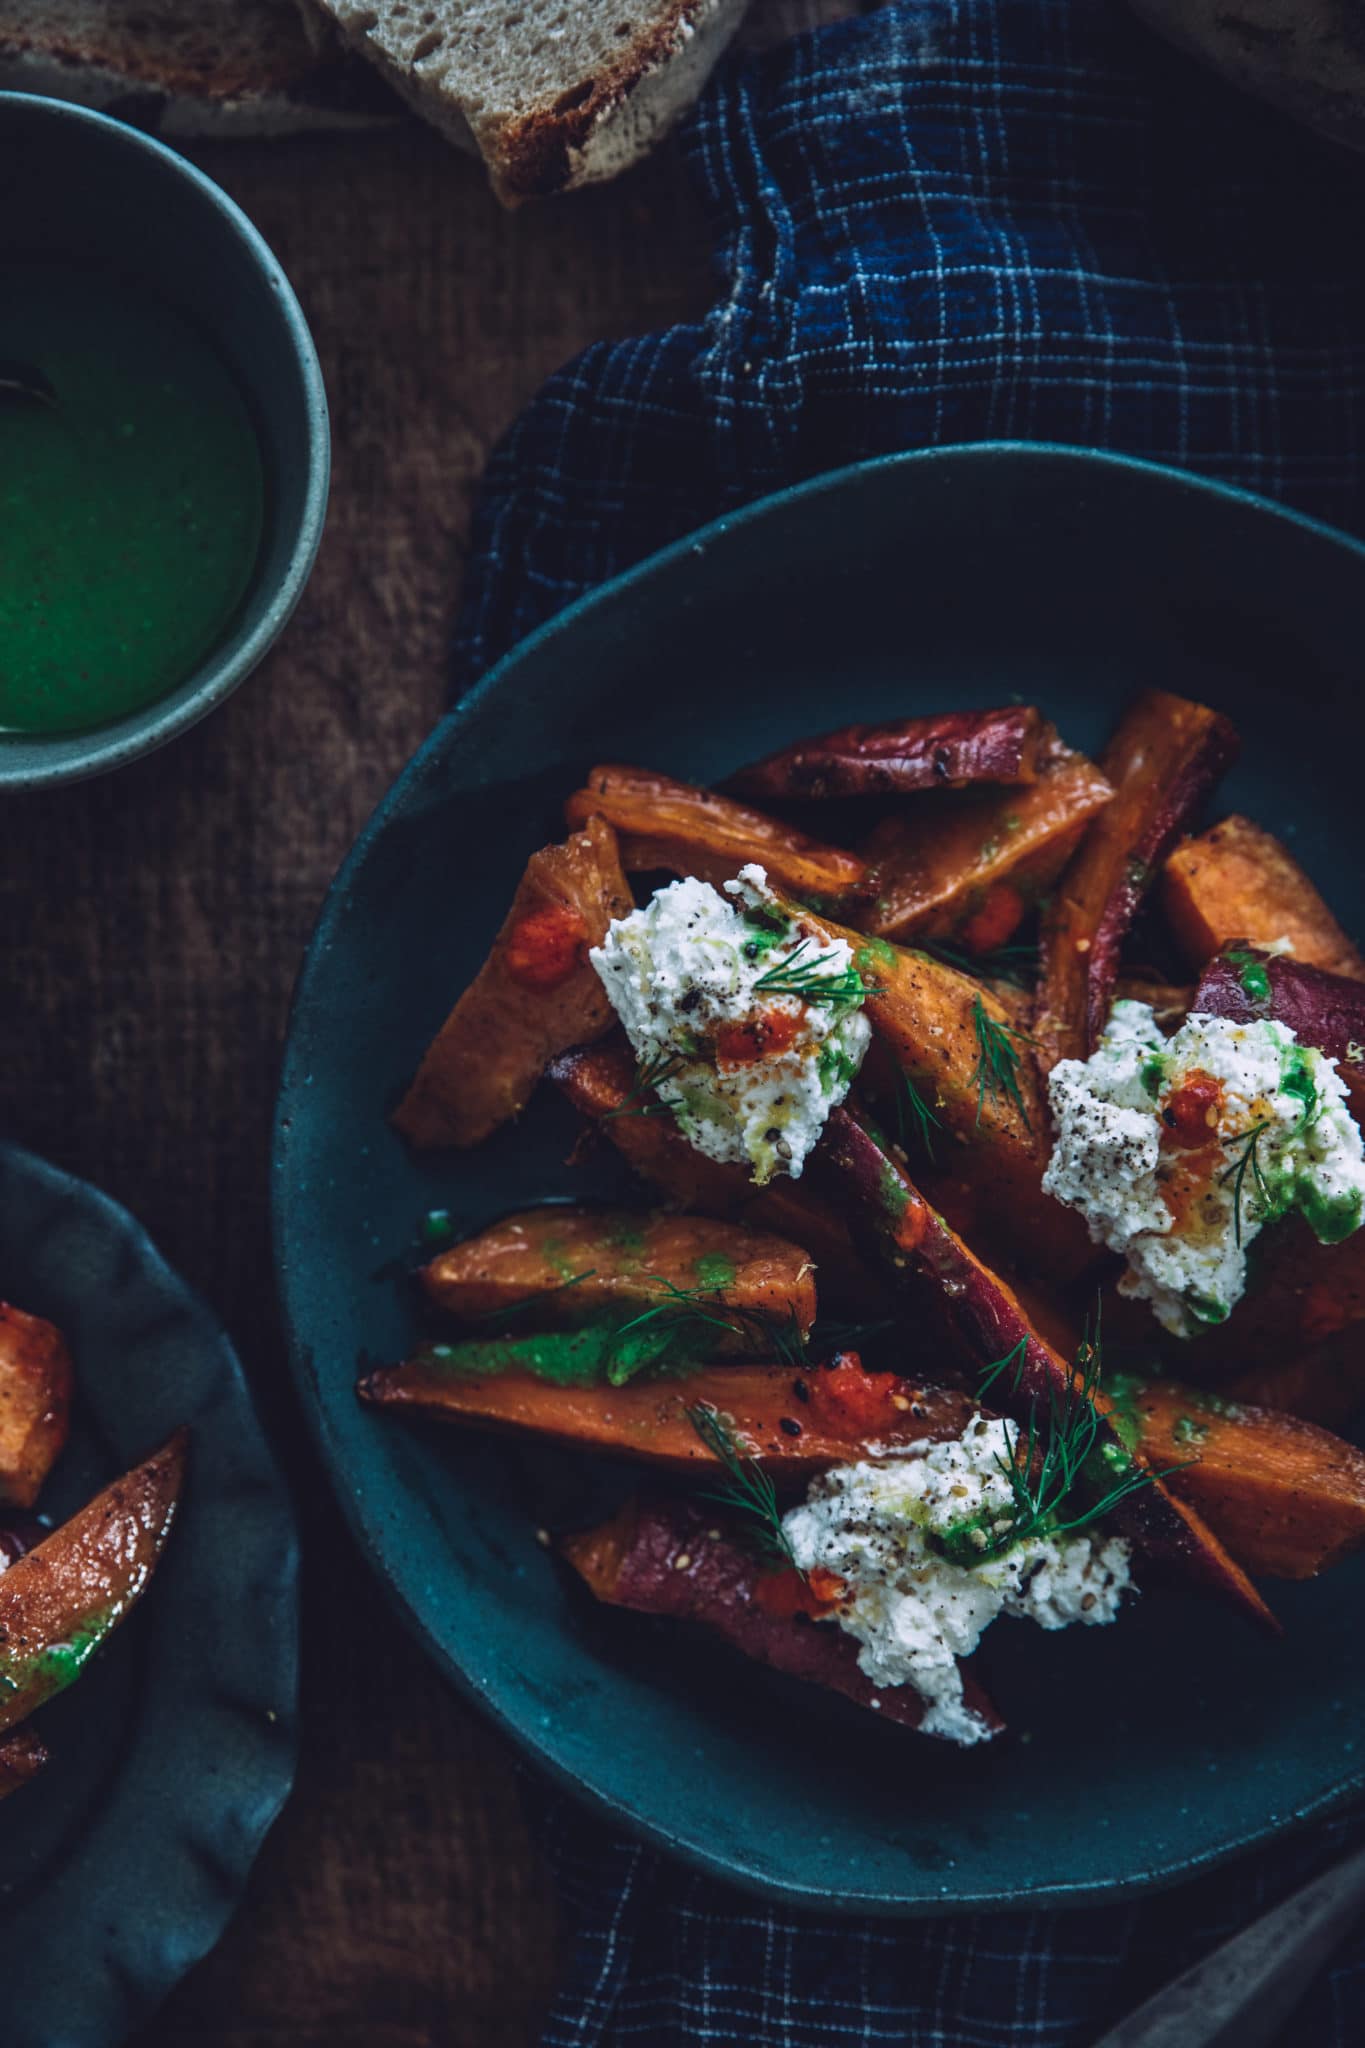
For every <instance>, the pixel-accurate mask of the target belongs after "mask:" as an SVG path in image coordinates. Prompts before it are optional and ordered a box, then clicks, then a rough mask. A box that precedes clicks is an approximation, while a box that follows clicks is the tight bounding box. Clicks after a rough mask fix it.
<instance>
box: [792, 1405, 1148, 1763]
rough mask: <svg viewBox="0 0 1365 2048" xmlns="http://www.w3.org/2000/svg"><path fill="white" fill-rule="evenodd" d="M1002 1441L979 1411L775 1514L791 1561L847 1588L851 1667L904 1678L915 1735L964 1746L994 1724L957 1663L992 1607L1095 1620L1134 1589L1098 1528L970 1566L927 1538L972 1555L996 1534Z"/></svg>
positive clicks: (1047, 1624)
mask: <svg viewBox="0 0 1365 2048" xmlns="http://www.w3.org/2000/svg"><path fill="white" fill-rule="evenodd" d="M1013 1446H1014V1436H1013V1432H1012V1429H1011V1426H1010V1425H1009V1424H1008V1423H1006V1422H1004V1421H1001V1420H999V1419H998V1418H997V1419H994V1420H988V1419H987V1418H986V1417H985V1416H978V1417H977V1418H976V1420H975V1421H973V1422H971V1423H969V1424H968V1426H967V1428H966V1429H965V1430H964V1431H963V1433H962V1435H961V1436H959V1437H954V1438H951V1439H949V1440H948V1441H946V1442H942V1443H940V1442H933V1441H928V1440H926V1441H924V1442H920V1443H915V1444H911V1445H909V1446H907V1448H906V1449H905V1450H904V1451H901V1452H898V1453H897V1454H896V1455H895V1456H894V1457H887V1458H885V1459H864V1460H862V1461H860V1462H859V1463H858V1464H856V1465H841V1466H836V1467H835V1469H834V1470H833V1471H831V1472H827V1473H824V1474H823V1475H822V1476H821V1477H820V1478H819V1479H817V1480H815V1482H814V1483H813V1485H812V1486H811V1489H810V1492H809V1494H808V1496H807V1498H806V1501H805V1503H804V1505H803V1506H801V1507H798V1508H793V1509H792V1510H791V1511H790V1513H789V1514H787V1515H786V1517H785V1518H784V1521H783V1527H784V1528H785V1530H786V1532H787V1539H788V1541H789V1543H790V1544H791V1548H792V1554H793V1556H794V1557H795V1560H796V1562H797V1564H798V1565H799V1566H800V1567H801V1569H802V1570H803V1571H810V1570H811V1569H812V1568H813V1567H815V1566H819V1567H821V1568H822V1569H823V1570H825V1571H830V1572H834V1573H836V1574H837V1575H838V1577H839V1578H841V1579H842V1580H843V1581H844V1583H845V1585H846V1586H847V1588H848V1596H847V1598H846V1599H843V1600H841V1602H840V1604H839V1606H838V1607H837V1609H836V1610H835V1619H836V1620H837V1622H838V1625H839V1627H840V1628H843V1629H846V1630H847V1631H848V1633H849V1634H850V1635H852V1636H855V1637H856V1638H857V1640H858V1642H859V1644H860V1645H861V1648H860V1649H859V1652H858V1664H859V1667H860V1668H861V1670H862V1671H864V1672H865V1673H866V1675H867V1676H868V1677H869V1678H870V1679H871V1680H872V1682H873V1684H874V1685H879V1686H891V1685H910V1686H913V1687H914V1689H915V1691H916V1692H917V1693H919V1695H920V1697H921V1698H922V1699H923V1700H924V1702H925V1705H926V1709H927V1711H926V1713H925V1717H924V1721H923V1723H922V1726H923V1727H924V1729H925V1730H926V1732H928V1733H929V1734H932V1735H942V1736H946V1737H947V1738H948V1739H949V1740H950V1741H952V1742H958V1743H962V1744H971V1743H976V1742H982V1741H986V1740H988V1739H989V1737H990V1733H991V1731H990V1729H989V1728H988V1727H987V1726H986V1724H985V1722H984V1721H982V1720H981V1718H980V1716H979V1715H977V1714H975V1713H974V1712H973V1711H972V1710H971V1708H970V1707H969V1706H968V1705H967V1703H966V1701H965V1700H964V1697H963V1686H962V1673H961V1671H960V1670H959V1669H958V1663H957V1660H958V1658H959V1657H968V1656H970V1655H971V1653H972V1651H973V1650H974V1649H975V1648H976V1646H977V1644H978V1643H979V1641H980V1640H981V1635H982V1632H983V1630H985V1629H986V1628H988V1627H989V1626H990V1624H991V1622H993V1621H994V1620H995V1618H996V1616H997V1615H1000V1614H1013V1615H1020V1616H1023V1617H1024V1618H1025V1619H1027V1620H1029V1621H1035V1622H1037V1624H1038V1625H1039V1627H1040V1628H1046V1629H1058V1628H1067V1627H1069V1626H1070V1625H1071V1624H1072V1623H1073V1622H1084V1623H1086V1624H1088V1625H1090V1626H1094V1625H1096V1624H1098V1623H1102V1622H1110V1621H1113V1619H1114V1617H1115V1615H1116V1614H1117V1612H1118V1608H1119V1603H1120V1601H1121V1599H1122V1597H1123V1594H1124V1592H1125V1591H1126V1590H1127V1588H1128V1587H1129V1585H1130V1583H1131V1581H1130V1575H1129V1547H1128V1545H1127V1543H1126V1542H1125V1541H1124V1540H1123V1538H1122V1537H1117V1536H1107V1535H1105V1534H1104V1533H1103V1532H1102V1531H1100V1530H1099V1529H1086V1530H1081V1531H1077V1532H1075V1533H1073V1534H1071V1535H1049V1534H1038V1535H1033V1536H1028V1537H1025V1538H1023V1539H1022V1540H1021V1541H1018V1542H1016V1543H1013V1544H1011V1545H1009V1546H1008V1547H1006V1548H1002V1549H1001V1550H1000V1551H999V1554H998V1555H992V1556H989V1557H986V1556H984V1555H983V1558H982V1561H981V1563H979V1564H960V1563H954V1562H950V1560H949V1559H948V1558H946V1557H945V1556H943V1555H942V1552H941V1549H940V1547H939V1543H938V1542H936V1540H935V1539H940V1541H941V1539H944V1538H947V1537H952V1536H954V1535H955V1534H956V1535H957V1537H958V1538H959V1539H960V1541H961V1539H965V1541H966V1543H967V1545H968V1546H969V1547H970V1545H971V1544H972V1543H973V1542H974V1543H975V1544H976V1545H977V1546H978V1547H979V1548H980V1549H981V1550H982V1552H983V1553H984V1552H985V1551H987V1550H988V1549H989V1548H990V1546H991V1544H992V1543H993V1542H995V1543H1001V1542H1004V1541H1005V1540H1006V1539H1007V1537H1008V1532H1009V1530H1010V1528H1011V1526H1012V1517H1011V1512H1010V1508H1011V1497H1012V1496H1011V1489H1010V1484H1009V1480H1008V1478H1007V1477H1006V1474H1005V1469H1004V1468H1005V1461H1006V1460H1007V1459H1008V1458H1009V1457H1010V1456H1011V1455H1012V1453H1013ZM960 1541H959V1543H958V1544H955V1548H958V1547H960Z"/></svg>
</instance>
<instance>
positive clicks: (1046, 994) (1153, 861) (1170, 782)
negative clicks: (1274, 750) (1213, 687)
mask: <svg viewBox="0 0 1365 2048" xmlns="http://www.w3.org/2000/svg"><path fill="white" fill-rule="evenodd" d="M1236 752H1237V735H1236V733H1235V731H1234V730H1233V727H1232V725H1231V723H1230V721H1229V720H1228V719H1226V718H1224V717H1223V716H1222V714H1221V713H1220V712H1217V711H1210V710H1209V709H1208V708H1207V707H1206V706H1205V705H1203V704H1194V703H1191V702H1190V700H1189V699H1188V698H1185V697H1173V696H1171V695H1170V693H1169V692H1168V691H1165V690H1145V691H1144V692H1143V693H1142V695H1141V696H1140V697H1138V698H1136V699H1135V700H1134V702H1133V703H1132V704H1131V705H1129V707H1128V709H1127V711H1126V712H1125V713H1124V716H1123V718H1122V719H1121V720H1120V722H1119V726H1118V729H1117V731H1116V732H1115V734H1114V736H1113V738H1112V739H1111V740H1110V742H1109V745H1108V746H1107V747H1106V748H1105V750H1104V753H1103V754H1102V755H1101V756H1100V767H1101V769H1102V770H1103V772H1104V774H1105V776H1106V777H1107V778H1108V780H1109V781H1110V782H1111V783H1112V784H1113V786H1114V790H1115V795H1114V799H1113V801H1112V802H1111V803H1110V804H1108V805H1107V806H1106V807H1105V809H1104V810H1102V811H1101V812H1100V813H1099V815H1098V816H1097V817H1096V818H1095V820H1094V822H1093V823H1092V824H1091V826H1090V828H1089V830H1088V831H1087V832H1086V835H1085V837H1084V839H1083V840H1082V841H1081V844H1080V846H1079V848H1078V850H1077V851H1076V853H1075V854H1074V855H1073V857H1072V859H1071V861H1070V862H1069V863H1068V865H1067V867H1066V868H1065V869H1064V870H1063V872H1062V875H1061V877H1060V879H1059V880H1058V883H1057V886H1056V888H1055V890H1054V891H1053V895H1052V901H1051V903H1050V905H1049V907H1048V910H1047V914H1046V915H1045V917H1044V919H1043V933H1042V978H1041V980H1040V982H1039V986H1038V1005H1037V1012H1036V1020H1035V1024H1034V1035H1035V1037H1036V1038H1037V1040H1038V1046H1039V1058H1040V1060H1041V1061H1042V1064H1043V1066H1044V1068H1045V1069H1047V1070H1050V1069H1051V1068H1052V1067H1053V1066H1054V1065H1055V1064H1056V1062H1057V1061H1058V1060H1062V1059H1086V1058H1088V1057H1089V1055H1090V1054H1091V1053H1092V1052H1093V1051H1094V1049H1095V1046H1096V1044H1097V1042H1098V1040H1099V1036H1100V1033H1101V1032H1102V1031H1103V1029H1104V1026H1105V1023H1106V1021H1107V1019H1108V1016H1109V1004H1110V1000H1111V998H1112V996H1113V993H1114V983H1115V980H1116V978H1117V976H1118V969H1119V951H1120V948H1121V947H1122V945H1123V941H1124V939H1125V937H1126V936H1127V933H1128V930H1129V927H1130V926H1131V924H1132V922H1133V918H1134V916H1135V914H1136V912H1137V909H1138V906H1139V904H1140V903H1141V902H1142V899H1143V897H1144V896H1145V894H1146V893H1147V890H1148V888H1149V886H1150V884H1151V882H1152V879H1153V877H1154V875H1155V874H1156V872H1157V870H1158V869H1159V867H1160V865H1161V863H1162V862H1163V861H1164V859H1165V858H1166V855H1167V854H1168V853H1169V851H1170V849H1171V847H1172V846H1173V845H1174V844H1175V842H1176V840H1177V838H1178V837H1179V836H1180V834H1181V833H1182V832H1183V831H1184V830H1185V828H1186V827H1187V825H1188V824H1189V823H1190V820H1191V818H1192V817H1193V815H1194V813H1195V812H1196V811H1197V810H1198V808H1199V806H1200V805H1201V804H1202V803H1203V801H1204V799H1205V797H1206V796H1207V795H1208V793H1209V791H1210V790H1211V789H1212V788H1213V785H1214V783H1215V782H1216V781H1217V779H1218V777H1219V776H1220V775H1221V774H1222V773H1223V771H1224V769H1225V768H1227V767H1228V766H1229V764H1230V763H1231V762H1232V760H1233V759H1234V758H1235V755H1236Z"/></svg>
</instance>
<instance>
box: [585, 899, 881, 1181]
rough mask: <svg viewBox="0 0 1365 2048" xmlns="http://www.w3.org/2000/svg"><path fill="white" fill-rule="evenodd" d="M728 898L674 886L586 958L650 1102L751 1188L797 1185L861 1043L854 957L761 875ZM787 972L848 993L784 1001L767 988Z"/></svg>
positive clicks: (865, 1033)
mask: <svg viewBox="0 0 1365 2048" xmlns="http://www.w3.org/2000/svg"><path fill="white" fill-rule="evenodd" d="M725 890H726V894H727V895H729V896H730V897H732V898H733V899H734V900H733V901H732V902H727V901H726V897H725V896H724V895H722V894H721V893H720V891H719V890H717V889H713V888H712V887H711V885H710V883H709V882H699V881H696V880H695V879H688V880H685V881H681V882H673V883H670V884H669V886H668V887H667V888H664V889H659V890H657V891H656V892H655V894H654V896H653V898H652V899H651V901H650V902H649V903H648V904H647V905H646V906H645V908H644V909H643V910H635V911H632V912H631V914H630V916H629V917H622V918H617V919H616V920H615V922H614V923H613V924H611V925H610V926H609V927H608V929H607V935H606V938H605V939H604V940H603V942H602V944H601V945H600V946H598V947H595V948H594V949H593V951H592V953H591V954H590V955H589V958H590V959H591V961H592V964H593V966H594V967H595V968H596V969H597V972H598V974H599V975H600V977H601V980H602V985H603V987H604V988H605V989H606V992H607V994H608V996H609V997H610V999H611V1004H612V1008H613V1009H614V1010H615V1011H616V1014H617V1016H618V1017H619V1018H620V1019H621V1022H622V1024H623V1025H624V1026H625V1029H626V1033H627V1036H628V1037H629V1039H630V1042H631V1045H632V1046H633V1047H634V1049H635V1054H636V1057H637V1059H638V1060H639V1061H640V1065H641V1070H642V1072H643V1073H645V1074H646V1075H658V1076H659V1079H658V1083H657V1089H656V1092H657V1094H658V1096H659V1099H660V1100H661V1101H663V1102H665V1103H667V1104H668V1105H669V1106H670V1107H671V1108H672V1109H673V1112H674V1115H675V1117H676V1118H677V1122H678V1125H679V1127H680V1129H681V1130H682V1131H683V1133H684V1134H685V1135H686V1137H687V1138H689V1139H690V1141H691V1142H692V1144H693V1145H695V1146H696V1148H697V1150H698V1151H699V1152H704V1153H706V1154H707V1156H708V1157H709V1158H712V1159H721V1160H737V1161H741V1162H743V1163H745V1164H747V1165H751V1166H752V1168H753V1178H754V1179H755V1180H756V1181H758V1182H759V1183H763V1182H765V1181H769V1180H771V1179H772V1177H773V1175H774V1174H775V1173H788V1174H790V1175H791V1176H792V1178H793V1179H796V1178H797V1177H798V1176H799V1175H800V1172H801V1169H802V1167H803V1165H804V1164H805V1161H806V1158H807V1155H808V1154H809V1152H810V1150H811V1147H812V1146H813V1145H814V1144H815V1141H816V1139H817V1138H818V1137H819V1135H820V1132H821V1130H822V1129H823V1128H824V1123H825V1119H826V1117H827V1116H828V1115H829V1112H830V1111H831V1109H833V1108H834V1107H835V1105H836V1104H837V1103H840V1102H842V1101H843V1099H844V1097H845V1095H847V1093H848V1090H849V1085H850V1083H851V1082H852V1080H853V1077H854V1075H855V1074H856V1073H857V1071H858V1068H859V1067H860V1066H861V1064H862V1060H863V1055H864V1053H865V1052H866V1051H867V1047H868V1042H869V1039H870V1037H871V1032H870V1029H869V1026H868V1022H867V1019H866V1017H864V1016H863V1015H862V1014H861V1008H862V1001H863V997H862V994H861V992H860V991H859V989H858V975H857V970H856V967H855V963H854V957H853V952H852V949H851V948H850V947H849V946H848V945H847V944H846V943H845V942H844V941H843V940H842V939H837V940H830V941H825V940H823V939H820V938H818V937H803V936H802V934H801V933H800V931H799V929H798V928H797V926H796V925H795V924H794V923H793V920H792V919H791V918H790V917H789V916H788V915H787V913H786V912H785V910H783V909H782V907H781V906H780V905H779V903H778V901H777V898H776V897H775V896H774V894H773V892H772V890H771V889H769V887H768V882H767V876H766V874H765V873H764V871H763V869H762V868H761V867H757V866H753V865H750V866H748V867H744V868H741V870H740V872H739V876H738V878H737V879H736V880H734V881H731V882H727V883H726V884H725ZM784 968H786V969H788V970H789V973H790V974H791V975H794V977H795V978H796V980H797V981H798V982H802V983H811V982H813V983H815V984H816V985H817V986H818V984H819V983H820V982H823V981H830V982H835V983H838V984H840V985H841V989H842V991H844V992H842V993H840V994H839V995H837V996H833V997H821V996H819V995H818V994H817V995H816V996H815V997H814V999H808V998H807V997H806V996H803V995H801V994H799V993H785V994H784V993H781V992H780V987H779V989H774V988H773V987H772V986H771V984H772V982H773V981H774V979H775V978H776V979H777V980H778V982H779V984H780V982H781V979H782V974H781V970H783V969H784ZM850 983H852V984H853V987H854V993H852V994H848V993H847V990H848V989H849V986H850ZM793 1027H794V1029H793Z"/></svg>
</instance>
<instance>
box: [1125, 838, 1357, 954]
mask: <svg viewBox="0 0 1365 2048" xmlns="http://www.w3.org/2000/svg"><path fill="white" fill-rule="evenodd" d="M1161 905H1162V909H1163V910H1164V912H1165V914H1166V921H1167V923H1168V924H1169V925H1170V928H1171V931H1172V934H1173V935H1174V937H1175V941H1176V943H1177V945H1178V946H1179V947H1180V950H1181V952H1182V953H1183V955H1184V957H1185V959H1186V961H1187V962H1188V964H1189V966H1190V967H1191V968H1192V969H1193V970H1194V972H1195V973H1196V974H1198V973H1201V972H1202V971H1203V969H1204V967H1205V966H1206V965H1207V963H1208V962H1209V960H1211V959H1212V957H1213V955H1214V954H1215V953H1217V952H1219V951H1221V950H1222V948H1223V947H1224V946H1227V945H1229V944H1231V943H1232V942H1233V941H1234V940H1237V939H1240V940H1242V941H1243V942H1244V943H1247V944H1250V945H1253V946H1274V945H1276V944H1278V943H1279V941H1280V940H1281V939H1288V940H1289V942H1290V950H1291V952H1292V955H1293V957H1294V959H1295V960H1298V961H1300V962H1302V964H1303V965H1304V966H1306V967H1322V968H1325V969H1326V970H1327V972H1328V973H1329V974H1342V975H1346V976H1349V977H1350V978H1351V979H1353V980H1356V981H1365V958H1363V957H1362V956H1361V954H1360V952H1359V950H1358V949H1357V947H1356V946H1354V945H1353V944H1352V942H1351V940H1350V939H1348V938H1347V936H1346V934H1345V932H1344V931H1343V930H1342V928H1341V926H1340V925H1339V924H1338V923H1337V921H1336V919H1335V918H1334V917H1333V915H1332V913H1331V911H1330V910H1329V909H1328V907H1327V905H1326V903H1325V902H1324V901H1323V899H1322V897H1321V896H1320V895H1319V894H1318V891H1317V890H1316V889H1315V888H1314V886H1313V884H1312V882H1310V880H1309V879H1308V876H1307V875H1306V874H1305V873H1304V871H1303V869H1302V868H1301V867H1300V866H1299V864H1298V862H1297V861H1296V860H1295V859H1294V856H1293V855H1292V854H1291V853H1290V851H1289V849H1288V848H1287V847H1286V846H1284V845H1282V844H1281V842H1280V841H1279V840H1278V839H1276V838H1275V836H1274V834H1273V833H1270V832H1266V831H1265V830H1263V828H1262V827H1261V826H1260V825H1257V824H1254V823H1253V822H1252V820H1251V819H1250V818H1243V817H1238V816H1233V817H1231V818H1224V819H1223V821H1222V823H1221V824H1218V825H1213V826H1211V827H1210V829H1209V830H1208V831H1207V832H1201V833H1200V835H1199V836H1198V838H1197V839H1187V840H1185V842H1184V843H1183V845H1181V846H1177V847H1176V849H1175V851H1174V852H1173V853H1172V854H1171V855H1170V856H1169V858H1168V859H1167V861H1166V865H1165V867H1164V868H1163V869H1162V874H1161Z"/></svg>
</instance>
